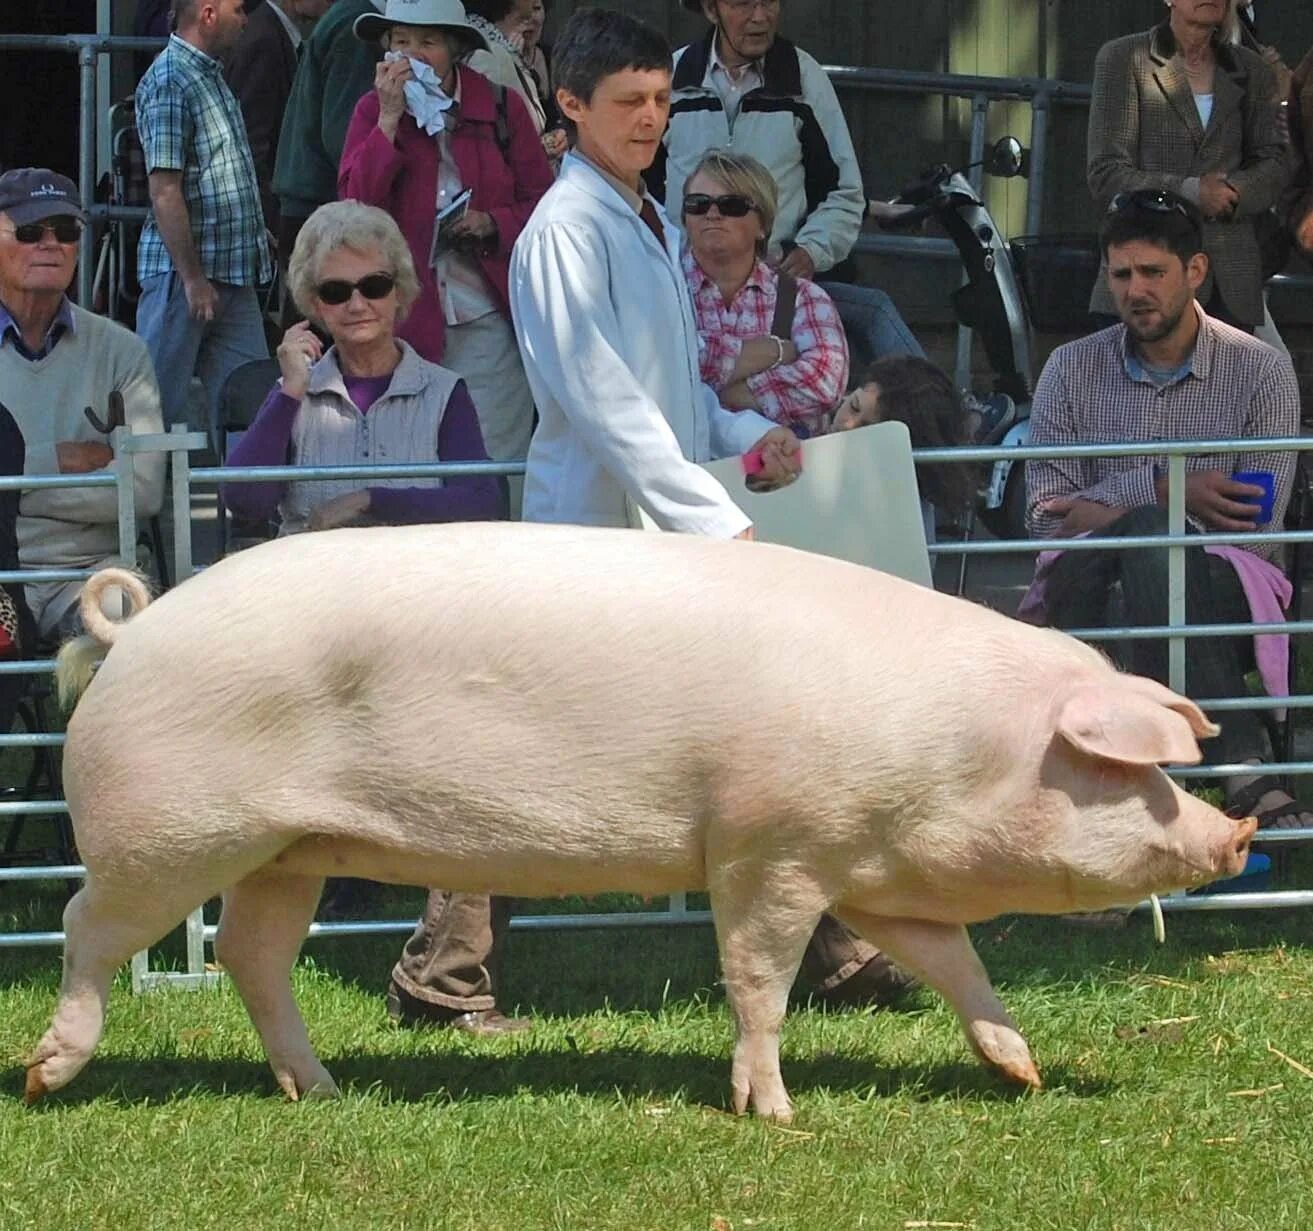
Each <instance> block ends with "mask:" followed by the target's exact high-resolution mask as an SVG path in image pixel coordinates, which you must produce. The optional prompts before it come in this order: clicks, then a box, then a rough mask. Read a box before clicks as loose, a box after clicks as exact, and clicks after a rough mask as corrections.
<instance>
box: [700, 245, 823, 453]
mask: <svg viewBox="0 0 1313 1231" xmlns="http://www.w3.org/2000/svg"><path fill="white" fill-rule="evenodd" d="M684 276H685V277H686V278H687V279H688V288H689V291H690V292H691V294H692V296H693V310H694V312H695V313H696V314H697V325H698V357H699V360H700V363H701V368H702V379H703V380H704V381H705V382H706V383H707V384H709V385H710V386H711V387H712V388H713V389H715V390H716V391H717V392H719V391H720V390H721V389H723V388H724V387H725V386H726V385H727V384H728V383H729V377H730V373H731V372H733V370H734V364H735V363H736V362H738V357H739V352H740V351H741V350H742V349H743V343H744V342H745V341H747V340H748V339H749V338H759V337H761V336H762V335H763V334H768V333H770V327H771V322H772V321H773V320H774V318H775V300H776V297H777V292H778V289H779V280H778V278H777V277H776V274H775V271H774V270H772V269H771V268H770V266H768V265H767V264H766V263H765V262H764V261H758V262H757V263H756V265H754V266H753V268H752V272H751V273H750V274H749V275H748V280H747V282H745V283H744V284H743V286H742V288H741V289H740V290H739V293H738V294H737V295H735V296H734V302H733V303H730V304H726V303H725V299H724V296H722V295H721V293H720V290H719V288H718V287H717V286H716V284H715V283H714V282H713V281H712V280H711V279H710V278H708V277H707V275H706V274H705V273H703V272H702V269H701V267H700V266H699V265H698V263H697V262H696V261H695V260H694V259H693V256H692V254H691V253H690V252H688V251H687V250H686V251H685V253H684ZM793 344H794V345H795V346H796V347H797V348H798V359H797V361H796V362H795V363H782V364H780V365H779V367H775V368H770V369H769V370H767V371H765V372H758V373H757V375H755V376H749V377H748V382H747V383H748V388H749V389H750V390H751V391H752V395H753V397H755V398H756V399H757V406H758V408H759V409H760V410H761V413H762V414H763V415H765V416H766V417H767V418H768V419H773V420H774V421H775V422H776V423H781V424H783V425H784V426H785V427H800V428H802V429H803V431H804V433H805V434H806V435H811V436H814V435H817V434H818V433H820V432H824V431H825V430H826V429H827V428H828V426H829V414H830V411H831V410H833V409H834V406H835V404H836V403H837V402H838V401H839V399H840V398H841V397H842V396H843V393H844V389H845V388H846V387H847V382H848V339H847V338H846V337H845V336H844V332H843V325H842V324H841V323H840V321H839V311H838V309H837V308H836V307H835V306H834V301H833V300H832V299H831V298H830V297H829V296H828V295H827V294H826V293H825V292H824V291H823V290H821V288H820V287H819V286H817V285H816V283H814V282H809V281H808V280H807V279H806V278H799V279H798V300H797V307H796V309H795V311H794V316H793Z"/></svg>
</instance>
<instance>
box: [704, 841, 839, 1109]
mask: <svg viewBox="0 0 1313 1231" xmlns="http://www.w3.org/2000/svg"><path fill="white" fill-rule="evenodd" d="M727 866H728V867H729V868H730V869H731V870H729V871H724V870H722V871H720V872H719V873H715V872H713V874H712V875H711V876H710V877H709V878H708V881H709V883H708V885H707V888H708V890H709V892H710V896H711V911H712V915H713V916H714V918H715V922H716V943H717V945H718V947H719V949H720V964H721V969H722V971H723V973H724V976H725V993H726V995H727V996H728V998H729V1002H730V1007H731V1008H732V1009H733V1010H734V1017H735V1020H736V1022H737V1025H738V1038H737V1039H736V1040H735V1044H734V1063H733V1067H732V1069H731V1072H730V1098H731V1106H732V1107H733V1109H734V1112H735V1114H738V1115H741V1114H742V1113H743V1112H745V1111H746V1110H747V1109H748V1106H749V1104H751V1106H752V1110H753V1111H754V1112H756V1114H757V1115H759V1116H764V1117H767V1118H768V1119H773V1120H778V1121H780V1122H782V1123H787V1122H788V1121H790V1120H792V1119H793V1107H792V1105H791V1104H790V1102H789V1095H788V1091H787V1090H786V1089H785V1088H784V1079H783V1077H782V1076H781V1075H780V1024H781V1022H783V1020H784V1012H785V1008H786V1007H787V1005H788V1000H789V989H790V988H791V987H792V986H793V980H794V977H795V976H796V975H797V973H798V966H799V964H800V963H801V962H802V955H803V951H804V950H805V949H806V947H807V940H808V938H809V937H810V936H811V934H812V932H813V931H815V929H816V924H817V923H818V922H819V921H820V917H821V913H822V911H823V910H824V909H825V907H826V906H827V905H828V903H827V902H826V901H825V900H824V898H823V896H822V895H821V894H820V893H819V892H818V891H816V890H814V888H813V887H812V886H809V885H806V884H804V883H802V882H801V881H800V880H799V879H797V878H796V877H795V876H790V875H787V874H786V873H784V872H783V871H781V870H779V869H769V868H759V867H752V866H748V864H747V863H746V862H745V861H742V860H739V861H735V862H733V863H730V864H728V865H727Z"/></svg>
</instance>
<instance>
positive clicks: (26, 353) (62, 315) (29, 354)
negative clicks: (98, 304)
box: [0, 295, 76, 363]
mask: <svg viewBox="0 0 1313 1231" xmlns="http://www.w3.org/2000/svg"><path fill="white" fill-rule="evenodd" d="M74 332H76V331H75V329H74V327H73V308H72V305H71V304H70V303H69V302H68V296H67V295H65V296H63V297H62V298H61V299H60V301H59V308H58V310H57V311H56V312H55V319H54V320H53V321H51V322H50V328H49V329H47V330H46V336H45V337H44V338H42V339H41V345H40V346H39V347H38V348H37V349H36V350H32V349H31V347H29V346H28V345H27V343H26V342H24V341H23V331H22V330H21V329H19V327H18V322H17V321H16V320H14V317H13V314H12V313H11V312H10V311H9V309H8V308H6V307H5V305H4V304H3V303H0V346H4V344H5V343H6V342H9V341H12V342H13V344H14V350H16V351H17V352H18V353H19V354H20V355H22V356H23V358H24V359H26V360H28V361H29V362H33V363H35V362H36V360H38V359H44V358H45V357H46V356H47V355H48V354H50V352H51V351H52V350H54V349H55V345H56V343H58V341H59V339H60V338H62V337H63V336H64V334H65V333H74Z"/></svg>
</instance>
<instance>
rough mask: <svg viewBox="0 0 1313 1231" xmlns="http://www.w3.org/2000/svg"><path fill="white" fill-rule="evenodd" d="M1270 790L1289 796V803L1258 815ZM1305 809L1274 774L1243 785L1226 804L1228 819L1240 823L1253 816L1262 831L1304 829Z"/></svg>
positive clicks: (1287, 798) (1277, 805)
mask: <svg viewBox="0 0 1313 1231" xmlns="http://www.w3.org/2000/svg"><path fill="white" fill-rule="evenodd" d="M1270 791H1279V792H1280V793H1281V794H1282V795H1284V796H1285V797H1286V802H1285V803H1283V804H1275V805H1274V806H1272V807H1271V808H1265V809H1264V810H1263V811H1262V812H1255V811H1254V809H1255V808H1256V807H1257V806H1258V801H1259V800H1260V799H1262V798H1263V796H1264V795H1266V794H1268V793H1269V792H1270ZM1305 810H1306V809H1305V808H1304V807H1303V805H1302V804H1301V803H1300V802H1299V800H1297V799H1296V798H1295V797H1294V796H1293V795H1291V794H1290V792H1289V791H1287V790H1286V788H1285V787H1284V786H1283V785H1282V784H1281V779H1280V778H1277V777H1276V776H1274V775H1273V774H1261V775H1260V776H1259V777H1257V778H1255V779H1254V781H1253V782H1251V783H1250V784H1249V785H1248V786H1242V787H1241V788H1240V789H1239V790H1238V791H1237V792H1236V793H1235V794H1234V795H1232V796H1231V797H1230V799H1229V800H1227V805H1226V814H1227V816H1232V817H1235V818H1236V819H1237V820H1240V819H1243V818H1244V817H1247V816H1252V817H1253V818H1254V819H1255V820H1256V821H1257V822H1258V827H1259V829H1303V828H1304V823H1303V821H1301V820H1300V819H1299V818H1300V813H1302V812H1304V811H1305ZM1283 820H1284V824H1283V823H1282V822H1283Z"/></svg>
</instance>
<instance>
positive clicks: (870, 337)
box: [820, 282, 925, 380]
mask: <svg viewBox="0 0 1313 1231" xmlns="http://www.w3.org/2000/svg"><path fill="white" fill-rule="evenodd" d="M820 287H821V289H822V290H823V291H825V293H826V294H827V295H829V297H830V298H831V299H833V300H834V306H835V307H836V308H838V310H839V319H840V320H841V321H842V322H843V328H844V332H845V333H846V334H847V335H848V346H849V349H850V350H851V351H852V370H853V374H854V379H856V380H860V379H861V375H862V372H863V371H864V370H865V368H866V366H867V364H869V363H871V362H873V361H874V360H876V359H883V358H884V357H885V356H886V355H916V356H918V357H919V358H921V359H924V358H925V351H924V350H922V349H921V343H920V342H918V341H917V340H916V338H914V337H913V336H912V331H911V330H910V329H908V327H907V323H906V322H905V321H904V320H903V318H902V317H901V316H900V315H899V314H898V309H897V308H896V307H894V301H893V300H892V299H890V298H889V296H888V295H886V294H885V293H884V292H883V291H878V290H876V289H875V287H873V286H853V285H852V284H851V283H849V282H822V283H820Z"/></svg>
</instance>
